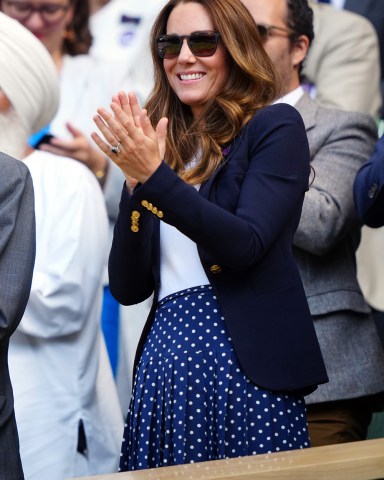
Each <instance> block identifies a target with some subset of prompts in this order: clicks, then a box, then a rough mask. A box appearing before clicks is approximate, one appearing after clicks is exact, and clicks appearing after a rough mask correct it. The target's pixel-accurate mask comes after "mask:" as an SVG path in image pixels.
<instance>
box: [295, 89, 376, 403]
mask: <svg viewBox="0 0 384 480" xmlns="http://www.w3.org/2000/svg"><path fill="white" fill-rule="evenodd" d="M295 107H296V108H297V109H298V111H299V112H300V113H301V115H302V117H303V120H304V124H305V127H306V131H307V136H308V141H309V148H310V154H311V165H312V167H313V168H314V180H313V182H312V184H311V185H310V187H309V190H308V192H307V193H306V196H305V199H304V204H303V210H302V215H301V219H300V223H299V227H298V229H297V231H296V234H295V237H294V256H295V259H296V261H297V263H298V266H299V270H300V274H301V277H302V280H303V283H304V288H305V291H306V295H307V299H308V303H309V307H310V310H311V313H312V315H313V318H314V321H315V328H316V333H317V335H318V338H319V342H320V346H321V349H322V353H323V357H324V361H325V364H326V367H327V371H328V376H329V380H330V381H329V383H328V384H326V385H321V386H320V387H319V388H318V390H317V391H316V392H315V393H314V394H312V395H310V396H309V397H307V400H308V402H309V403H311V402H314V401H315V402H322V401H328V400H340V399H344V398H353V397H360V396H364V395H367V394H373V393H377V392H379V391H384V352H383V351H382V348H381V345H380V341H379V338H378V336H377V333H376V330H375V327H374V323H373V321H372V319H371V317H370V314H369V312H370V310H369V308H368V306H367V304H366V302H365V300H364V297H363V295H362V293H361V290H360V287H359V285H358V282H357V279H356V261H355V251H356V249H357V246H358V244H359V239H360V227H361V224H360V221H359V219H358V217H357V214H356V212H355V207H354V200H353V183H354V178H355V175H356V172H357V170H358V169H359V167H360V166H361V165H362V164H363V163H364V162H365V161H366V160H367V159H368V158H369V156H370V154H371V151H372V148H373V145H374V143H375V141H376V126H375V122H374V121H373V119H372V118H371V117H370V116H369V115H364V114H361V113H352V112H344V111H341V110H333V109H328V108H324V107H321V106H319V105H318V104H317V102H315V101H314V100H312V99H310V98H309V96H308V95H307V94H305V95H304V96H303V97H302V98H301V99H300V100H299V102H298V103H297V104H296V105H295ZM357 379H358V380H357Z"/></svg>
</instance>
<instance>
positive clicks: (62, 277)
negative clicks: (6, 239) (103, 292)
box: [19, 158, 108, 338]
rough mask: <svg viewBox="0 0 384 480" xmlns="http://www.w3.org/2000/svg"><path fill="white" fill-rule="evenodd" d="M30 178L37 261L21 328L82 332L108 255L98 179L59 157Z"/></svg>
mask: <svg viewBox="0 0 384 480" xmlns="http://www.w3.org/2000/svg"><path fill="white" fill-rule="evenodd" d="M33 160H35V159H32V161H33ZM49 160H50V161H51V159H49ZM31 163H32V162H31ZM31 168H35V167H33V166H31ZM47 170H48V171H47ZM32 174H33V172H32ZM46 175H48V176H49V179H48V180H47V181H43V180H42V178H43V179H44V178H46ZM41 177H42V178H41ZM34 178H35V189H36V192H37V193H36V205H37V207H36V219H37V251H36V265H35V270H34V275H33V281H32V288H31V294H30V298H29V302H28V305H27V308H26V311H25V314H24V317H23V320H22V321H21V323H20V326H19V329H20V331H22V332H23V333H25V334H27V335H33V336H37V337H41V338H53V337H59V336H64V335H70V334H73V333H75V332H78V331H80V330H81V329H82V328H83V327H84V321H85V320H86V318H87V315H86V313H87V312H88V311H89V309H90V305H92V303H93V302H95V301H97V300H96V299H97V294H98V292H99V289H100V287H101V283H100V282H101V278H102V274H103V269H104V267H105V264H106V257H107V248H108V247H107V245H108V243H107V242H108V240H107V238H108V227H107V217H106V211H105V205H104V199H103V196H102V193H101V190H100V188H99V186H98V185H97V182H96V179H95V178H94V177H93V175H92V174H91V172H89V170H88V169H87V168H86V167H84V166H83V165H80V164H79V163H76V162H74V161H72V160H70V159H66V158H65V159H64V158H58V159H57V161H56V162H55V163H52V165H51V166H47V164H45V165H42V167H41V169H40V170H38V171H37V175H36V177H34Z"/></svg>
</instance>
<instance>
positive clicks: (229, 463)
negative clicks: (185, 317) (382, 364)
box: [82, 438, 384, 480]
mask: <svg viewBox="0 0 384 480" xmlns="http://www.w3.org/2000/svg"><path fill="white" fill-rule="evenodd" d="M85 478H88V479H89V480H91V479H94V480H174V479H177V480H180V479H183V480H258V479H271V478H272V479H278V480H285V479H290V480H302V479H306V480H377V479H384V438H380V439H374V440H365V441H362V442H352V443H344V444H339V445H330V446H325V447H314V448H308V449H305V450H291V451H289V452H278V453H272V454H267V455H256V456H251V457H241V458H232V459H228V460H214V461H210V462H202V463H195V464H187V465H178V466H173V467H162V468H154V469H149V470H138V471H136V472H124V473H114V474H108V475H98V476H93V477H82V480H84V479H85Z"/></svg>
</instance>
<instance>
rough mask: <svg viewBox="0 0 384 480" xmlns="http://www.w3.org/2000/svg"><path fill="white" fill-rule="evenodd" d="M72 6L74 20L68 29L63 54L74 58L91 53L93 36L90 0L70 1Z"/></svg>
mask: <svg viewBox="0 0 384 480" xmlns="http://www.w3.org/2000/svg"><path fill="white" fill-rule="evenodd" d="M70 5H71V6H72V8H73V18H72V22H71V23H70V24H69V25H67V27H66V31H65V34H64V39H63V46H62V53H63V54H68V55H70V56H72V57H74V56H76V55H82V54H87V53H88V52H89V49H90V47H91V44H92V35H91V32H90V29H89V16H90V13H89V2H88V0H70Z"/></svg>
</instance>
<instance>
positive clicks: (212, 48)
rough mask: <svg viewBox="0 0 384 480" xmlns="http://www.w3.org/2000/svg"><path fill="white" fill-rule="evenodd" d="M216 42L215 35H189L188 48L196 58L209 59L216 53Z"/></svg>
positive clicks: (216, 37)
mask: <svg viewBox="0 0 384 480" xmlns="http://www.w3.org/2000/svg"><path fill="white" fill-rule="evenodd" d="M217 41H218V36H217V35H210V34H204V35H202V34H196V35H191V36H190V38H189V47H190V49H191V51H192V53H193V54H194V55H196V56H198V57H210V56H211V55H213V54H214V53H215V52H216V49H217Z"/></svg>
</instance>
